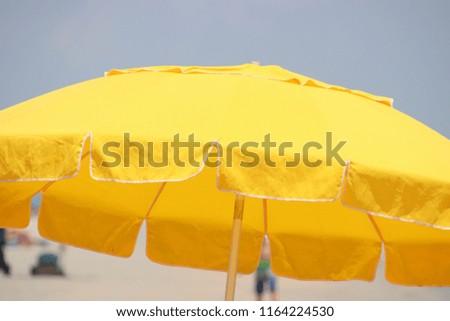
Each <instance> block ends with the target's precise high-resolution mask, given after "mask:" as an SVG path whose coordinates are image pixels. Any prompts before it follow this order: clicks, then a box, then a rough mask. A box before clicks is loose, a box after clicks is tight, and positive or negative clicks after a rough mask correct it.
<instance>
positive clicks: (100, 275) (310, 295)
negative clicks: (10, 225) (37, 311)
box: [0, 220, 450, 301]
mask: <svg viewBox="0 0 450 321" xmlns="http://www.w3.org/2000/svg"><path fill="white" fill-rule="evenodd" d="M27 231H28V233H29V234H30V235H32V236H33V237H38V235H37V232H36V222H35V221H34V220H33V222H32V224H31V226H30V227H29V228H28V229H27ZM44 251H58V245H57V244H54V243H53V244H52V243H50V244H49V245H47V246H45V247H42V246H37V245H34V246H28V247H24V246H16V247H12V246H8V247H6V252H5V255H6V258H7V260H8V262H9V263H10V265H11V267H12V274H11V276H9V277H6V276H4V275H3V274H0V289H1V291H0V300H119V301H126V300H222V299H223V296H224V289H225V281H226V274H225V273H223V272H214V271H203V270H195V269H188V268H179V267H169V266H163V265H159V264H156V263H153V262H151V261H150V260H148V259H147V258H146V256H145V237H144V233H143V231H141V234H140V236H139V239H138V242H137V245H136V250H135V252H134V254H133V255H132V256H131V257H130V258H128V259H122V258H116V257H111V256H108V255H104V254H99V253H95V252H90V251H86V250H82V249H78V248H74V247H69V246H67V247H65V249H64V251H63V252H62V253H61V255H60V259H61V265H62V267H63V269H64V272H65V273H66V276H65V277H58V276H37V277H36V276H35V277H33V276H31V274H30V270H31V267H32V266H33V265H35V264H36V261H37V257H38V255H39V254H40V253H43V252H44ZM383 269H384V262H383V260H382V261H381V262H380V266H379V268H378V272H377V277H376V279H375V281H374V282H362V281H347V282H326V281H323V282H322V281H321V282H317V281H297V280H292V279H287V278H279V289H280V299H281V300H450V288H449V287H445V288H431V287H404V286H397V285H392V284H390V283H388V282H387V281H386V280H385V279H384V276H383ZM253 288H254V276H253V275H239V276H238V280H237V287H236V299H237V300H253V299H254V290H253Z"/></svg>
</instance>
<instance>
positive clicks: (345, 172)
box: [0, 64, 450, 285]
mask: <svg viewBox="0 0 450 321" xmlns="http://www.w3.org/2000/svg"><path fill="white" fill-rule="evenodd" d="M391 105H392V101H391V99H389V98H386V97H380V96H374V95H371V94H367V93H364V92H361V91H355V90H348V89H345V88H342V87H338V86H332V85H328V84H325V83H323V82H320V81H317V80H314V79H311V78H308V77H305V76H301V75H299V74H296V73H293V72H290V71H287V70H284V69H282V68H280V67H277V66H256V65H252V64H247V65H241V66H231V67H175V66H168V67H167V66H166V67H148V68H135V69H127V70H112V71H110V72H108V73H107V74H106V77H102V78H98V79H93V80H90V81H86V82H82V83H79V84H75V85H72V86H69V87H66V88H62V89H59V90H56V91H54V92H51V93H48V94H45V95H42V96H39V97H37V98H34V99H31V100H29V101H26V102H23V103H21V104H18V105H16V106H13V107H11V108H8V109H6V110H3V111H1V112H0V124H1V126H0V226H6V227H25V226H27V224H28V222H29V215H30V214H29V209H30V202H31V198H32V197H33V195H35V194H36V193H38V192H40V191H41V192H42V194H43V196H42V205H41V209H40V214H39V231H40V233H41V234H42V236H44V237H46V238H48V239H51V240H55V241H58V242H63V243H67V244H71V245H74V246H78V247H82V248H86V249H90V250H94V251H98V252H102V253H107V254H111V255H117V256H123V257H127V256H129V255H131V253H132V252H133V248H134V245H135V242H136V238H137V234H138V232H139V229H140V227H141V225H142V223H143V222H146V225H147V255H148V257H149V258H150V259H151V260H153V261H155V262H159V263H163V264H169V265H177V266H189V267H195V268H203V269H213V270H226V269H227V265H228V263H229V254H230V242H231V239H232V235H231V234H232V233H231V230H232V224H233V220H232V217H233V206H235V205H236V208H235V218H236V217H237V218H240V217H242V216H243V221H242V233H241V235H242V239H241V242H240V251H239V257H238V271H239V272H242V273H250V272H252V271H254V270H255V268H256V266H257V264H258V260H259V254H260V251H261V246H262V240H263V236H264V234H265V233H267V234H268V236H269V238H270V241H271V256H272V268H273V270H274V272H275V273H276V274H278V275H281V276H288V277H293V278H299V279H314V280H350V279H360V280H372V279H373V278H374V274H375V270H376V266H377V264H378V260H379V257H380V253H381V246H382V244H384V245H385V249H386V277H387V278H388V280H389V281H391V282H393V283H398V284H409V285H450V274H448V270H449V269H450V255H449V254H450V231H448V229H450V166H449V164H450V143H449V141H448V139H447V138H445V137H443V136H441V135H439V134H438V133H436V132H434V131H433V130H431V129H430V128H428V127H426V126H425V125H423V124H421V123H419V122H418V121H416V120H414V119H412V118H410V117H408V116H407V115H405V114H403V113H401V112H399V111H397V110H395V109H394V108H393V107H392V106H391ZM226 192H231V193H226ZM234 194H236V195H240V196H239V197H237V201H236V203H235V198H234ZM244 196H245V205H244ZM361 212H363V213H361ZM242 214H243V215H242ZM412 223H418V224H412ZM237 244H239V242H237ZM230 260H231V258H230Z"/></svg>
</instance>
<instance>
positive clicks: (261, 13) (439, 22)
mask: <svg viewBox="0 0 450 321" xmlns="http://www.w3.org/2000/svg"><path fill="white" fill-rule="evenodd" d="M449 17H450V1H448V0H432V1H423V0H422V1H415V0H402V1H400V0H365V1H361V0H322V1H321V0H258V1H256V0H252V1H249V0H245V1H244V0H240V1H234V0H231V1H230V0H227V1H214V0H197V1H182V0H180V1H167V0H166V1H150V0H148V1H117V0H116V1H111V0H108V1H95V2H94V1H71V2H70V3H69V1H60V0H54V1H37V0H33V1H31V0H30V1H17V0H1V1H0V44H1V48H0V49H1V50H0V109H3V108H6V107H8V106H11V105H14V104H16V103H19V102H21V101H23V100H26V99H29V98H32V97H34V96H37V95H40V94H43V93H45V92H48V91H51V90H54V89H57V88H60V87H63V86H66V85H70V84H73V83H76V82H80V81H83V80H87V79H90V78H94V77H101V76H102V75H103V72H104V71H107V70H109V69H113V68H126V67H137V66H148V65H167V64H169V65H231V64H241V63H246V62H250V61H252V60H259V61H261V62H262V64H264V65H265V64H276V65H280V66H282V67H284V68H287V69H290V70H292V71H294V72H297V73H301V74H304V75H307V76H310V77H313V78H317V79H319V80H322V81H325V82H329V83H332V84H337V85H341V86H345V87H349V88H352V89H360V90H364V91H368V92H371V93H373V94H377V95H384V96H389V97H393V98H394V99H395V101H394V106H395V108H397V109H399V110H401V111H403V112H405V113H407V114H409V115H410V116H413V117H414V118H416V119H418V120H420V121H422V122H423V123H425V124H427V125H428V126H430V127H431V128H433V129H435V130H436V131H438V132H440V133H441V134H443V135H444V136H446V137H447V138H449V137H450V125H449V123H450V40H449V39H450V36H449V32H450V18H449ZM0 125H1V124H0ZM380 126H382V124H380Z"/></svg>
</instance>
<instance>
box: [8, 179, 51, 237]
mask: <svg viewBox="0 0 450 321" xmlns="http://www.w3.org/2000/svg"><path fill="white" fill-rule="evenodd" d="M45 184H46V183H45V182H26V183H0V227H8V228H25V227H27V226H28V224H29V223H30V209H31V199H32V197H33V196H34V195H35V194H37V193H38V192H39V191H40V190H41V189H42V187H44V185H45Z"/></svg>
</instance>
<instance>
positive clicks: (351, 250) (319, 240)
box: [267, 200, 381, 281]
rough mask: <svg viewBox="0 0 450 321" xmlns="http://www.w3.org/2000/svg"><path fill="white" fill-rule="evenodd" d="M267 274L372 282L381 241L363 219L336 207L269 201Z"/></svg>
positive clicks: (365, 219) (328, 204) (370, 225)
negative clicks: (268, 268) (269, 260)
mask: <svg viewBox="0 0 450 321" xmlns="http://www.w3.org/2000/svg"><path fill="white" fill-rule="evenodd" d="M267 214H268V218H267V225H268V235H269V239H270V247H271V258H272V268H273V271H274V272H275V273H276V274H278V275H280V276H286V277H291V278H296V279H301V280H353V279H358V280H365V281H371V280H373V278H374V276H375V272H376V268H377V265H378V260H379V257H380V252H381V240H380V238H379V237H378V234H377V233H376V230H375V229H374V227H373V225H372V223H371V222H370V220H369V218H368V217H367V216H366V215H365V214H362V213H358V212H355V211H351V210H348V209H346V208H344V207H342V206H341V205H340V203H339V202H322V203H307V202H285V201H272V200H269V201H268V204H267Z"/></svg>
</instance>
